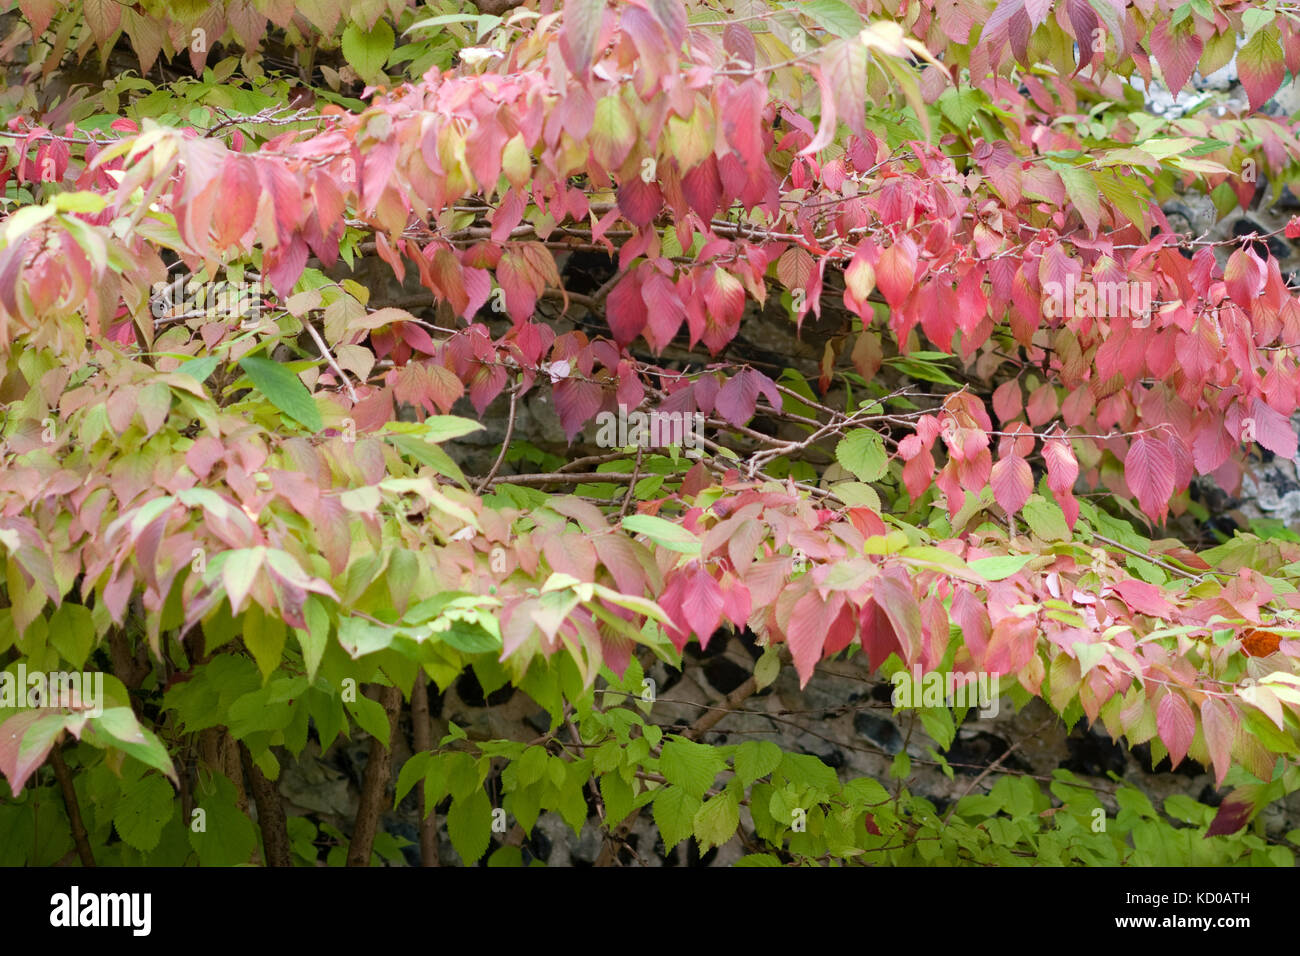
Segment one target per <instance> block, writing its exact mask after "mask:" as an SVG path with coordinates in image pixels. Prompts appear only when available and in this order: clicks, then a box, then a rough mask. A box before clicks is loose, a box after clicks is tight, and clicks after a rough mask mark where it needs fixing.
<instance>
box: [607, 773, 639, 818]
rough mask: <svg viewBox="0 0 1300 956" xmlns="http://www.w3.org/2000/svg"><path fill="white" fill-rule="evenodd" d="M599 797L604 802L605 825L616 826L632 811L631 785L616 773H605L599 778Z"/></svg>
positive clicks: (633, 799)
mask: <svg viewBox="0 0 1300 956" xmlns="http://www.w3.org/2000/svg"><path fill="white" fill-rule="evenodd" d="M600 797H601V799H602V800H603V801H604V803H605V823H606V825H607V826H610V827H614V826H617V825H618V824H620V823H622V822H623V821H624V820H626V819H627V815H628V814H629V813H631V812H632V808H633V806H634V801H635V798H634V797H633V795H632V785H631V784H629V783H628V782H627V781H626V780H624V779H623V778H622V776H620V775H619V774H617V773H607V774H605V775H604V776H603V777H601V778H600Z"/></svg>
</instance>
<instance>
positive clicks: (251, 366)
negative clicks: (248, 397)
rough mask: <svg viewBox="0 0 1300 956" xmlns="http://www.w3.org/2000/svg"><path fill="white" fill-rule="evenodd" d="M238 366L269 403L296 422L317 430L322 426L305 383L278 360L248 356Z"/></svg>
mask: <svg viewBox="0 0 1300 956" xmlns="http://www.w3.org/2000/svg"><path fill="white" fill-rule="evenodd" d="M239 367H240V368H242V369H243V370H244V372H245V373H247V375H248V377H249V378H250V379H252V380H253V385H254V386H256V388H257V390H258V391H259V392H261V393H262V394H263V395H265V396H266V397H267V400H269V401H270V403H271V404H272V405H274V406H275V407H276V408H278V409H279V410H280V411H282V412H284V414H286V415H288V416H289V417H290V418H292V419H293V420H294V421H296V422H298V424H300V425H302V426H303V427H304V428H309V429H311V430H312V431H317V432H318V431H320V430H321V429H323V428H324V427H325V424H324V423H323V422H322V421H321V417H320V410H319V409H317V408H316V403H315V402H314V401H313V400H312V397H311V392H309V391H307V386H306V385H304V384H303V383H302V381H301V380H300V379H299V378H298V376H297V375H295V374H294V373H293V372H291V371H289V370H288V369H287V368H285V367H284V366H283V365H281V364H280V363H279V362H272V361H271V360H270V359H264V358H258V357H257V356H255V355H248V356H245V357H244V358H242V359H240V360H239Z"/></svg>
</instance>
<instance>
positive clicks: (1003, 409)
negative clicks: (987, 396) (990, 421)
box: [993, 378, 1024, 425]
mask: <svg viewBox="0 0 1300 956" xmlns="http://www.w3.org/2000/svg"><path fill="white" fill-rule="evenodd" d="M1023 408H1024V400H1023V398H1022V397H1021V395H1020V382H1019V381H1017V380H1016V379H1014V378H1013V379H1011V380H1009V381H1006V382H1003V383H1002V384H1001V385H999V386H998V387H997V388H996V389H994V390H993V414H995V415H997V416H998V421H999V422H1000V423H1002V424H1003V425H1005V424H1006V423H1007V422H1009V421H1011V419H1013V418H1015V417H1016V416H1018V415H1019V414H1020V412H1021V410H1022V409H1023Z"/></svg>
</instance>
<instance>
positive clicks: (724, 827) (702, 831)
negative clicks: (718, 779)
mask: <svg viewBox="0 0 1300 956" xmlns="http://www.w3.org/2000/svg"><path fill="white" fill-rule="evenodd" d="M692 822H693V826H694V830H695V839H696V840H698V841H699V843H700V852H701V853H704V852H706V851H707V850H708V849H709V848H710V847H715V846H722V844H724V843H726V842H727V841H728V840H730V839H731V838H732V837H733V836H735V835H736V827H738V826H740V807H739V795H738V794H736V793H734V792H732V791H730V790H728V791H726V792H723V793H720V794H718V795H717V796H716V797H714V798H713V799H712V800H710V801H708V802H707V803H705V804H704V805H703V806H702V807H700V808H699V809H698V810H696V811H695V816H694V817H693V818H692Z"/></svg>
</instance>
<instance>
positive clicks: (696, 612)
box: [681, 566, 723, 647]
mask: <svg viewBox="0 0 1300 956" xmlns="http://www.w3.org/2000/svg"><path fill="white" fill-rule="evenodd" d="M681 601H682V604H681V608H682V617H683V618H685V620H686V623H687V624H689V625H690V627H691V630H692V631H694V632H695V636H696V637H698V638H699V639H700V647H707V646H708V644H709V638H711V637H712V636H713V632H714V631H716V630H717V629H718V622H719V621H721V620H722V605H723V601H722V588H720V587H718V582H717V581H715V580H714V579H713V575H711V574H709V572H707V571H705V570H704V569H703V568H700V567H698V566H697V567H696V568H695V570H694V571H688V572H687V573H686V574H684V575H683V581H682V595H681Z"/></svg>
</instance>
